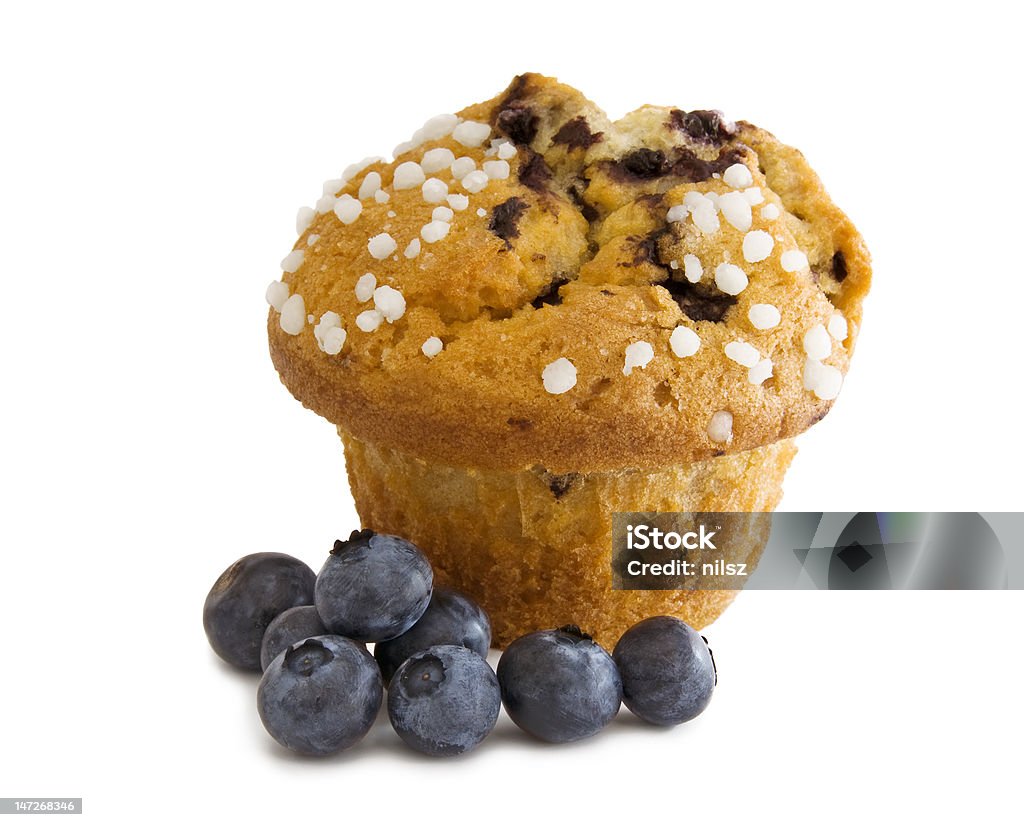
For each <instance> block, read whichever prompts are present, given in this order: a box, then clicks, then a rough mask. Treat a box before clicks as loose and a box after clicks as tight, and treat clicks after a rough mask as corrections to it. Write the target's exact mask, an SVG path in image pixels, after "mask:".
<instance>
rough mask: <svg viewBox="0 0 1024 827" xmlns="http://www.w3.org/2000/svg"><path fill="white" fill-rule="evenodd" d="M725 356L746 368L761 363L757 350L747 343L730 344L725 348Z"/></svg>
mask: <svg viewBox="0 0 1024 827" xmlns="http://www.w3.org/2000/svg"><path fill="white" fill-rule="evenodd" d="M725 355H726V356H728V357H729V358H730V359H732V360H733V361H734V362H736V363H737V364H740V365H743V367H745V368H752V367H754V365H756V364H757V363H758V362H760V361H761V354H760V353H758V352H757V348H756V347H754V346H753V345H752V344H749V343H747V342H729V344H727V345H726V346H725Z"/></svg>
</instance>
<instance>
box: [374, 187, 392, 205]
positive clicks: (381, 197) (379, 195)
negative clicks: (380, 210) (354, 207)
mask: <svg viewBox="0 0 1024 827" xmlns="http://www.w3.org/2000/svg"><path fill="white" fill-rule="evenodd" d="M373 200H374V201H376V202H377V203H378V204H387V203H388V201H390V200H391V196H390V195H388V193H387V192H386V191H385V190H377V191H376V192H375V193H374V194H373Z"/></svg>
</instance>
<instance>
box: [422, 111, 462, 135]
mask: <svg viewBox="0 0 1024 827" xmlns="http://www.w3.org/2000/svg"><path fill="white" fill-rule="evenodd" d="M458 122H459V117H458V115H449V114H447V113H446V114H444V115H434V117H432V118H431V119H430V120H429V121H427V122H426V123H425V124H423V127H422V128H421V130H420V131H421V132H422V133H423V138H424V140H427V141H436V140H438V139H440V138H444V137H446V136H448V135H451V134H452V130H453V129H455V126H456V124H458Z"/></svg>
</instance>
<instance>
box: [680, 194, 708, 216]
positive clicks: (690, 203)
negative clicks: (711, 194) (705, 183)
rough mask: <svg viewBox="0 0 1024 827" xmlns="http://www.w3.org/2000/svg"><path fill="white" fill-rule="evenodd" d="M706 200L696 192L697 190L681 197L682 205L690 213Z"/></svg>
mask: <svg viewBox="0 0 1024 827" xmlns="http://www.w3.org/2000/svg"><path fill="white" fill-rule="evenodd" d="M707 200H708V197H707V196H706V195H705V194H704V193H702V192H697V190H690V191H689V192H688V193H686V194H685V195H684V196H683V204H684V205H685V206H686V207H687V208H689V209H690V211H693V210H695V209H697V207H699V206H700V205H701V204H703V203H704V202H706V201H707Z"/></svg>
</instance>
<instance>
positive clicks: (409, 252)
mask: <svg viewBox="0 0 1024 827" xmlns="http://www.w3.org/2000/svg"><path fill="white" fill-rule="evenodd" d="M419 254H420V240H419V239H418V238H414V239H413V240H412V241H410V242H409V243H408V244H407V245H406V247H405V252H404V253H402V255H404V256H405V257H406V258H416V256H418V255H419Z"/></svg>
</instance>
